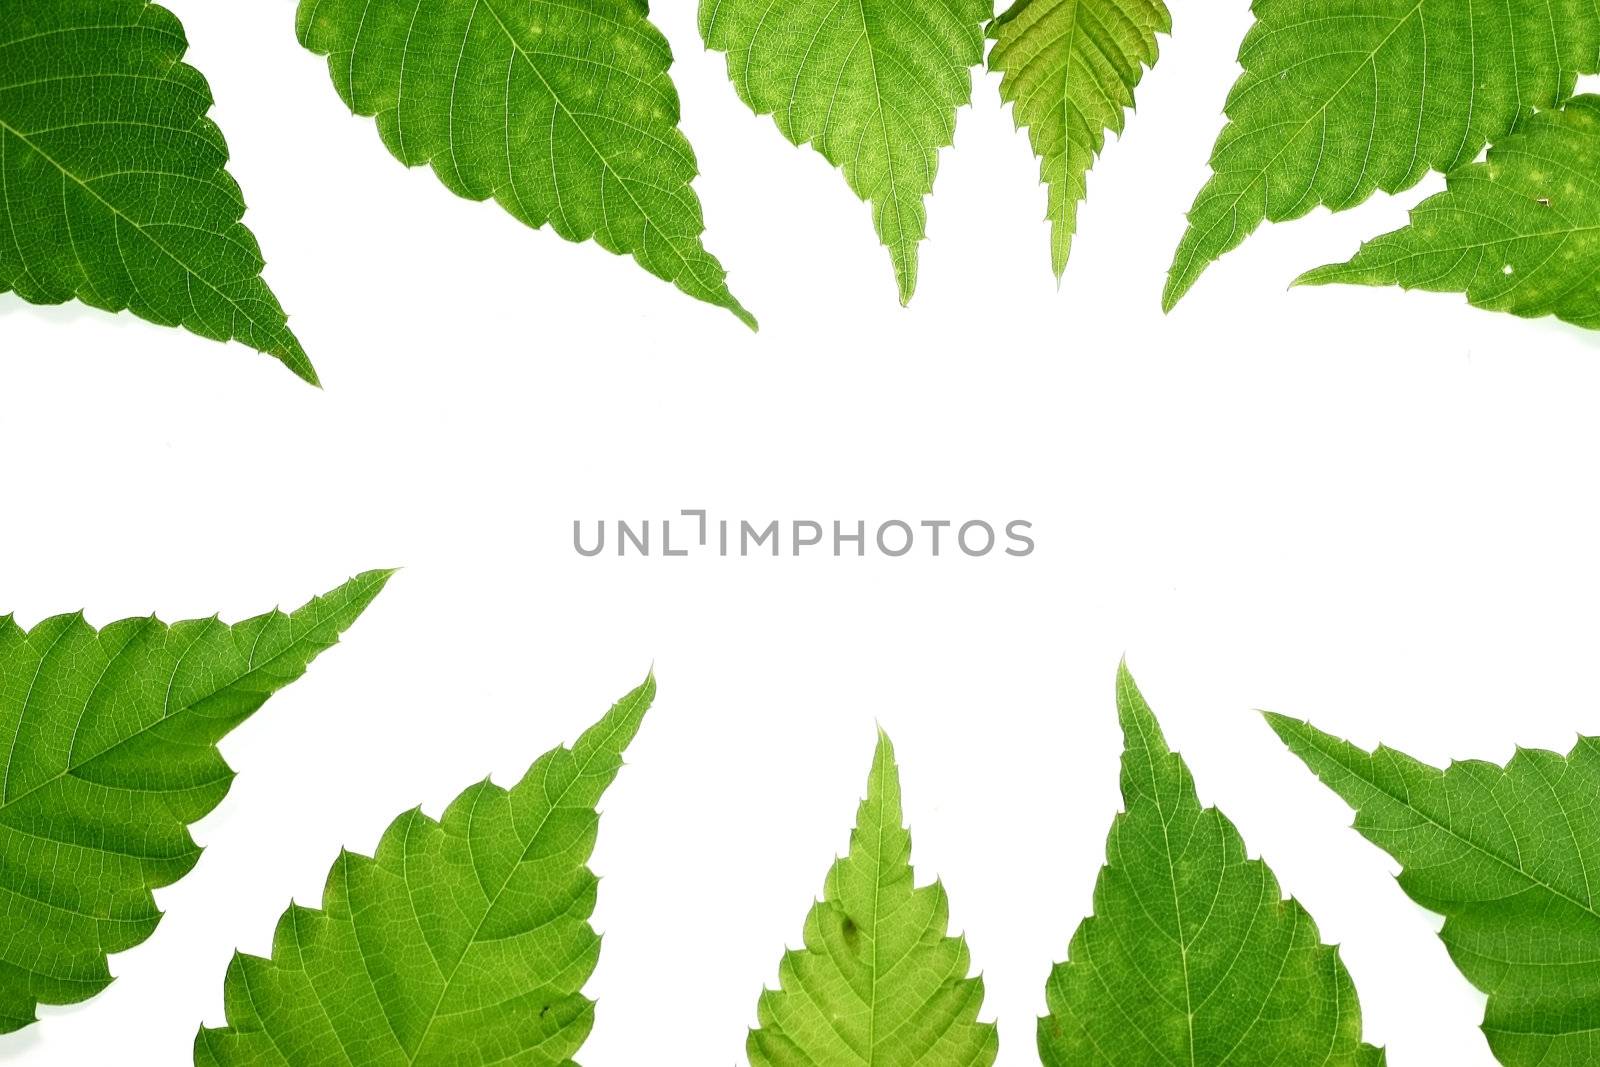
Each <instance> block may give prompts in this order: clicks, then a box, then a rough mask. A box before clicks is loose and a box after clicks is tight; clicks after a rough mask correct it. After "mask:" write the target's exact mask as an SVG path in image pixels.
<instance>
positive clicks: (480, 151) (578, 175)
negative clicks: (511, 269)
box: [298, 0, 756, 328]
mask: <svg viewBox="0 0 1600 1067" xmlns="http://www.w3.org/2000/svg"><path fill="white" fill-rule="evenodd" d="M298 32H299V37H300V43H301V44H302V45H304V46H305V47H306V48H308V49H310V50H311V51H313V52H316V53H318V54H319V55H325V56H327V57H328V72H329V74H330V75H331V76H332V78H333V84H334V87H335V88H336V89H338V91H339V95H340V97H341V98H342V99H343V100H344V102H345V104H346V106H348V107H349V108H350V110H351V111H353V112H355V113H356V114H358V115H370V116H376V118H377V123H378V133H379V134H380V135H381V136H382V137H383V143H384V144H385V145H386V146H387V147H388V149H389V151H390V152H392V153H393V154H394V156H395V158H396V159H398V160H400V162H402V163H404V164H405V165H406V166H408V167H416V166H421V165H423V164H430V165H432V167H433V172H434V174H436V175H437V176H438V178H439V180H440V181H442V182H444V184H445V185H446V186H447V187H448V188H449V189H450V191H451V192H453V193H455V194H457V195H458V196H463V197H466V198H467V199H469V200H489V199H493V200H494V201H495V202H496V203H498V204H499V205H500V206H501V207H503V208H505V210H506V211H508V212H510V213H511V214H512V215H513V216H514V217H515V218H517V219H519V220H521V221H522V222H524V223H526V224H527V225H529V226H532V227H534V228H535V229H537V228H540V227H542V226H545V225H549V226H550V227H551V228H552V229H554V230H555V232H556V233H558V234H560V235H561V236H562V237H564V238H566V239H567V240H569V241H589V240H593V241H596V242H598V243H599V245H600V246H601V247H602V248H605V249H606V250H608V251H610V252H615V253H618V254H623V253H625V254H628V255H631V256H632V257H633V258H634V260H635V261H637V262H638V264H639V265H640V266H641V267H643V268H644V269H645V270H647V271H649V272H650V273H651V274H654V275H656V276H657V277H659V278H663V279H665V280H667V281H669V282H671V283H672V284H673V285H676V286H677V287H678V288H679V289H681V290H682V291H683V292H685V293H687V294H689V295H690V296H692V297H694V298H695V299H696V300H703V301H705V302H706V303H708V304H713V305H715V306H717V307H720V308H725V309H727V310H728V311H731V312H733V313H734V314H735V315H737V316H738V317H739V319H740V320H741V321H742V322H744V323H745V324H746V325H748V326H750V327H751V328H754V327H755V324H756V323H755V319H754V318H753V317H752V316H751V315H750V313H749V312H748V311H746V310H745V309H744V308H743V306H741V305H740V303H739V301H738V300H736V299H734V296H733V294H732V293H731V292H729V291H728V285H727V280H726V279H727V272H726V271H724V270H723V268H722V264H721V263H719V262H717V259H716V257H714V256H712V255H711V253H709V252H707V251H706V249H705V246H704V245H703V244H702V243H701V234H702V233H703V231H704V230H705V220H704V218H703V216H702V214H701V210H700V199H699V197H697V196H696V195H695V193H694V190H693V189H692V188H690V184H689V183H690V182H691V181H692V180H693V178H694V177H695V174H696V163H695V157H694V151H693V150H692V149H691V148H690V147H689V142H688V140H687V139H686V138H685V137H684V136H683V134H682V133H681V132H680V131H679V130H678V91H677V89H676V88H674V86H673V84H672V80H671V78H669V77H668V75H667V68H668V67H670V66H671V65H672V50H671V48H669V47H668V45H667V40H666V38H665V37H663V36H662V35H661V33H660V31H659V30H657V29H656V27H655V26H654V25H653V24H652V23H651V22H650V20H649V19H648V18H647V17H646V10H645V4H644V3H643V2H642V0H592V2H590V3H586V4H568V3H562V2H560V0H471V2H470V3H430V2H424V0H301V2H300V9H299V17H298Z"/></svg>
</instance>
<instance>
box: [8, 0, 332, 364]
mask: <svg viewBox="0 0 1600 1067" xmlns="http://www.w3.org/2000/svg"><path fill="white" fill-rule="evenodd" d="M188 47H189V44H188V41H187V39H185V37H184V34H183V27H182V26H181V25H179V24H178V20H177V19H176V18H175V17H174V16H173V15H172V13H171V12H169V11H167V10H166V9H165V8H162V7H159V6H157V5H155V4H151V3H147V2H145V0H28V2H27V3H14V4H10V5H8V6H7V10H6V17H5V19H4V20H3V24H0V292H5V291H10V292H14V293H16V294H17V295H18V296H20V297H21V298H22V299H24V300H27V301H30V302H32V303H35V304H60V303H63V302H65V301H67V300H73V299H77V300H81V301H83V302H84V303H86V304H91V305H93V306H94V307H97V308H103V309H105V310H106V311H123V310H129V311H132V312H133V313H134V314H135V315H138V316H139V317H140V318H143V319H149V320H150V321H151V322H155V323H159V324H161V325H163V326H182V327H184V328H185V329H187V330H191V331H193V332H194V333H197V334H199V335H200V336H202V337H210V338H213V339H215V340H218V341H227V340H237V341H241V342H243V343H244V344H247V345H249V346H250V347H251V348H254V349H256V350H257V351H260V352H264V353H266V354H267V355H269V356H274V357H276V358H278V359H280V360H282V361H283V362H284V364H285V365H286V366H288V368H289V369H290V370H292V371H294V372H295V373H296V374H298V375H299V376H300V377H302V378H304V379H305V380H306V381H308V382H311V383H312V384H316V381H317V376H316V372H315V371H313V370H312V369H311V362H310V360H308V359H307V358H306V354H305V351H304V350H303V349H302V348H301V347H300V342H299V341H297V340H295V336H294V334H292V333H290V332H289V326H288V320H287V319H286V317H285V316H284V313H283V308H282V307H281V306H279V304H278V300H277V298H276V297H274V296H273V295H272V291H271V290H270V289H268V288H267V283H266V282H264V281H262V280H261V266H262V261H261V250H260V248H259V246H258V245H257V244H256V239H255V237H254V236H252V235H251V233H250V231H249V230H247V229H246V228H245V227H244V225H243V224H242V223H241V222H240V221H239V220H240V217H241V216H242V215H243V214H244V199H243V197H241V196H240V193H239V186H238V185H237V184H236V183H235V182H234V180H233V178H231V177H230V176H229V175H228V172H227V171H226V170H225V169H224V166H225V164H226V163H227V162H228V146H227V144H226V143H225V142H224V141H223V138H222V132H221V131H220V130H218V129H217V127H216V124H215V123H213V122H212V121H211V120H210V119H209V118H207V117H206V113H207V112H208V111H210V110H211V89H210V87H209V86H207V85H206V80H205V78H204V77H203V76H202V75H201V74H200V72H199V71H197V70H195V69H194V68H193V67H190V66H187V65H185V64H184V63H182V62H181V60H182V58H183V54H184V53H185V52H186V51H187V50H188Z"/></svg>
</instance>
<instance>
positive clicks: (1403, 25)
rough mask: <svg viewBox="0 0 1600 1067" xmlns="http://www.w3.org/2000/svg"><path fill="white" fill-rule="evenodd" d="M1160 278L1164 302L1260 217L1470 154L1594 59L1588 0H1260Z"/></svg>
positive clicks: (1598, 18)
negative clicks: (1203, 175)
mask: <svg viewBox="0 0 1600 1067" xmlns="http://www.w3.org/2000/svg"><path fill="white" fill-rule="evenodd" d="M1254 10H1255V15H1256V23H1255V25H1254V26H1252V27H1251V29H1250V32H1249V33H1248V34H1247V35H1246V36H1245V39H1244V44H1243V46H1242V47H1241V49H1240V52H1239V62H1240V64H1241V65H1242V66H1243V67H1244V73H1243V75H1242V76H1241V77H1240V78H1239V81H1238V82H1237V83H1236V84H1235V85H1234V87H1233V91H1232V93H1230V94H1229V96H1228V103H1227V113H1228V119H1229V123H1228V125H1227V127H1226V128H1225V129H1224V130H1223V131H1222V135H1221V137H1219V138H1218V139H1217V144H1216V147H1215V148H1214V149H1213V150H1212V155H1211V168H1212V170H1213V172H1214V173H1213V175H1212V178H1211V180H1210V182H1208V183H1207V185H1206V187H1205V188H1204V189H1203V190H1202V191H1201V193H1200V195H1199V197H1198V198H1197V199H1196V200H1195V204H1194V207H1193V209H1192V210H1191V211H1190V213H1189V228H1188V231H1187V232H1186V233H1185V234H1184V236H1183V240H1182V242H1181V243H1180V244H1179V246H1178V252H1177V256H1176V258H1175V259H1174V261H1173V265H1172V273H1171V276H1170V277H1169V278H1168V280H1167V290H1166V295H1165V300H1164V302H1165V305H1166V307H1167V308H1169V309H1170V308H1171V307H1172V306H1173V305H1174V304H1176V303H1177V302H1178V300H1179V299H1181V298H1182V296H1183V294H1184V293H1186V292H1188V290H1189V288H1190V287H1191V286H1192V285H1193V284H1194V283H1195V280H1196V279H1197V278H1199V276H1200V274H1201V272H1202V271H1204V270H1205V268H1206V267H1207V266H1209V265H1210V264H1211V263H1212V262H1213V261H1215V260H1216V259H1217V258H1218V257H1219V256H1221V255H1223V254H1224V253H1226V252H1228V251H1229V250H1231V249H1233V248H1235V247H1237V246H1238V245H1239V244H1240V243H1242V242H1243V241H1244V239H1245V238H1246V237H1247V236H1249V235H1250V234H1251V233H1252V232H1254V231H1255V229H1256V227H1258V226H1259V225H1261V223H1262V222H1263V221H1264V220H1271V221H1273V222H1282V221H1285V220H1288V219H1297V218H1300V217H1301V216H1303V215H1306V214H1308V213H1309V212H1310V211H1311V210H1312V209H1313V208H1316V207H1317V206H1319V205H1321V206H1325V207H1328V208H1331V209H1333V210H1334V211H1342V210H1344V209H1346V208H1350V207H1354V206H1355V205H1357V204H1359V203H1361V202H1362V201H1363V200H1365V199H1367V197H1369V196H1371V195H1372V193H1373V192H1374V191H1376V190H1379V189H1382V190H1383V191H1385V192H1389V193H1396V192H1400V191H1402V190H1404V189H1409V188H1411V187H1412V186H1414V185H1416V184H1417V183H1418V182H1419V181H1421V180H1422V178H1423V176H1424V175H1426V174H1427V173H1428V171H1429V170H1435V171H1440V172H1449V171H1451V170H1454V169H1455V168H1456V167H1458V166H1460V165H1461V164H1463V163H1466V162H1468V161H1470V160H1472V159H1475V158H1477V156H1478V153H1479V152H1481V151H1482V150H1483V148H1484V146H1485V145H1488V144H1490V143H1493V142H1494V141H1496V140H1498V139H1499V138H1501V137H1502V136H1504V135H1505V134H1507V133H1510V132H1511V130H1512V129H1513V128H1514V127H1515V126H1516V124H1517V123H1518V121H1519V120H1520V119H1522V118H1523V117H1524V116H1526V115H1527V114H1528V113H1529V112H1530V111H1531V110H1533V109H1535V108H1550V107H1555V106H1557V105H1559V104H1561V103H1562V102H1564V101H1565V100H1567V99H1568V98H1569V97H1570V96H1571V95H1572V93H1573V89H1574V86H1575V84H1576V81H1577V78H1578V75H1580V74H1593V73H1596V72H1597V71H1600V12H1597V11H1596V8H1595V6H1594V4H1593V3H1592V0H1505V2H1503V3H1495V4H1480V3H1473V2H1472V0H1255V4H1254Z"/></svg>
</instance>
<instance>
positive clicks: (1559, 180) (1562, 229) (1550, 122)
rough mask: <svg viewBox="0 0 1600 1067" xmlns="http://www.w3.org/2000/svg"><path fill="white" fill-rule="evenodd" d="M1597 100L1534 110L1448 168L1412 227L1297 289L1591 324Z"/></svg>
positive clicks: (1598, 183) (1597, 216) (1595, 302)
mask: <svg viewBox="0 0 1600 1067" xmlns="http://www.w3.org/2000/svg"><path fill="white" fill-rule="evenodd" d="M1596 279H1600V96H1580V97H1577V98H1576V99H1574V100H1572V101H1571V102H1570V103H1568V104H1567V106H1566V108H1565V109H1564V110H1559V111H1541V112H1539V113H1538V114H1535V115H1533V116H1532V117H1531V118H1529V119H1528V120H1527V121H1525V122H1524V123H1522V125H1521V126H1519V127H1518V129H1517V130H1516V132H1514V133H1511V134H1507V135H1506V136H1505V137H1504V138H1502V139H1500V140H1499V141H1497V142H1496V143H1495V144H1494V146H1493V147H1491V148H1490V149H1489V156H1488V159H1487V160H1486V161H1485V162H1483V163H1468V164H1466V165H1464V166H1462V167H1458V168H1457V169H1456V170H1453V171H1451V172H1450V177H1449V188H1448V189H1447V190H1446V191H1445V192H1443V193H1440V194H1439V195H1438V196H1434V197H1430V198H1429V199H1427V200H1424V201H1423V202H1422V203H1421V204H1419V205H1418V206H1417V207H1416V209H1415V210H1413V211H1412V213H1411V225H1409V226H1407V227H1405V228H1404V229H1400V230H1396V231H1395V232H1394V233H1390V234H1386V235H1384V236H1383V237H1379V238H1378V239H1377V240H1375V241H1371V242H1369V243H1367V244H1366V245H1364V246H1362V248H1361V251H1360V252H1358V253H1357V254H1356V256H1355V258H1354V259H1352V260H1350V262H1348V263H1340V264H1333V265H1330V266H1326V267H1319V268H1318V269H1316V270H1313V271H1309V272H1307V273H1306V274H1304V275H1302V276H1301V277H1300V279H1299V282H1298V283H1297V284H1301V285H1325V284H1328V283H1330V282H1351V283H1354V284H1358V285H1399V286H1402V287H1404V288H1406V289H1431V290H1433V291H1435V292H1459V293H1466V294H1467V299H1468V300H1469V301H1471V303H1473V304H1474V305H1476V306H1477V307H1481V308H1487V309H1489V310H1491V311H1509V312H1511V313H1512V314H1514V315H1521V316H1523V317H1524V318H1537V317H1539V316H1542V315H1555V316H1557V317H1558V318H1561V319H1565V320H1566V321H1567V322H1571V323H1574V324H1576V325H1579V326H1587V327H1589V328H1590V329H1600V284H1597V283H1596Z"/></svg>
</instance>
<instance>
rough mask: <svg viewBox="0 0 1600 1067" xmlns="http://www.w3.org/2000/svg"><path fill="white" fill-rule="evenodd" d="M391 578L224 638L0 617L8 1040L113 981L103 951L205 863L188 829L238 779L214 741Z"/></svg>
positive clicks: (147, 924)
mask: <svg viewBox="0 0 1600 1067" xmlns="http://www.w3.org/2000/svg"><path fill="white" fill-rule="evenodd" d="M389 574H390V572H388V571H371V572H368V573H367V574H363V575H361V576H359V577H357V578H353V579H351V580H350V581H348V582H346V583H345V584H344V585H342V586H340V587H339V588H338V589H335V590H334V591H333V592H331V593H328V594H327V595H326V596H322V597H318V598H316V599H314V600H312V601H311V602H310V603H309V604H307V605H306V606H305V607H303V608H301V609H300V610H299V611H297V612H295V613H293V614H292V615H285V614H284V613H282V612H280V611H274V612H271V613H270V614H267V615H262V616H259V617H257V618H254V619H250V620H248V621H246V622H241V623H238V624H236V625H233V626H229V625H227V624H225V623H221V622H218V621H217V619H216V618H215V617H213V618H210V619H197V620H194V621H191V622H180V623H177V624H176V625H173V626H167V625H165V624H164V623H162V622H161V621H160V620H158V619H155V618H153V617H152V618H143V619H124V620H123V621H121V622H116V623H112V624H111V625H110V626H107V627H106V628H105V629H103V630H96V629H94V627H92V626H90V625H89V624H88V623H87V622H85V621H84V619H83V615H82V614H81V613H79V614H76V615H60V616H57V617H55V618H53V619H47V620H45V621H44V622H42V623H40V624H39V625H38V626H35V627H34V628H33V629H32V630H26V631H25V630H23V629H22V628H21V627H20V626H18V625H17V624H16V622H15V621H14V620H12V619H11V618H10V617H9V616H8V617H6V618H5V619H3V620H0V745H3V746H4V758H3V761H0V899H3V907H0V1032H9V1031H12V1030H17V1029H20V1028H21V1027H24V1026H26V1025H28V1024H29V1023H31V1022H33V1021H34V1006H35V1004H36V1003H45V1004H71V1003H75V1002H77V1001H80V1000H86V999H88V998H89V997H92V996H94V995H95V994H96V993H98V992H100V991H101V990H102V989H104V988H105V987H106V986H107V985H109V984H110V982H111V972H110V970H109V969H108V968H107V966H106V954H107V953H112V952H122V951H124V950H126V949H130V948H132V947H133V946H134V945H137V944H139V943H140V942H142V941H143V940H144V939H145V938H147V937H149V936H150V934H151V933H152V932H153V931H154V930H155V928H156V924H157V922H159V921H160V919H161V913H160V912H159V911H157V910H156V906H155V902H154V900H153V899H152V898H151V895H150V891H151V890H152V889H154V888H158V887H160V886H164V885H170V884H171V883H173V882H175V881H177V880H178V879H179V878H181V877H183V876H184V875H185V874H187V873H188V872H189V869H190V868H191V867H193V866H194V865H195V861H196V860H198V859H199V858H200V848H199V846H198V845H196V844H195V842H194V839H193V838H192V837H190V836H189V830H188V824H189V823H192V822H194V821H195V820H196V819H198V818H200V817H201V816H202V815H204V814H205V813H206V812H208V811H210V810H211V809H212V808H214V807H216V806H217V804H218V803H219V802H220V801H221V800H222V798H223V796H224V795H225V794H226V793H227V792H228V786H229V784H230V783H231V782H232V780H233V772H232V771H231V770H229V768H228V765H227V764H226V763H225V762H223V759H222V756H221V754H220V753H218V752H217V749H216V744H217V742H218V741H219V740H221V738H222V737H223V736H224V735H225V734H227V733H228V731H230V730H232V729H233V728H234V727H235V726H237V725H239V724H240V723H241V722H243V721H244V720H245V719H247V718H249V717H250V715H251V714H252V713H253V712H255V710H256V709H257V708H259V707H260V706H261V705H262V704H263V703H265V702H266V699H267V697H269V696H271V695H272V694H273V693H275V692H276V691H278V690H279V689H282V688H283V687H284V686H286V685H288V684H289V683H290V682H292V681H294V680H295V679H297V678H299V677H300V675H301V674H303V673H305V669H306V665H307V664H309V663H310V662H311V661H312V660H313V659H315V658H316V657H317V655H318V654H319V653H321V652H322V651H323V650H324V649H326V648H327V647H329V646H330V645H332V644H333V643H334V642H335V641H337V640H338V637H339V634H340V633H341V632H342V631H343V630H344V629H345V628H346V627H348V626H349V625H350V624H351V623H352V622H354V621H355V619H356V617H357V616H358V615H360V614H361V612H362V611H363V610H364V609H365V608H366V606H367V605H368V604H369V603H371V602H372V598H373V597H375V596H377V595H378V591H379V590H381V589H382V588H383V586H384V583H385V582H386V581H388V579H389Z"/></svg>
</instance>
